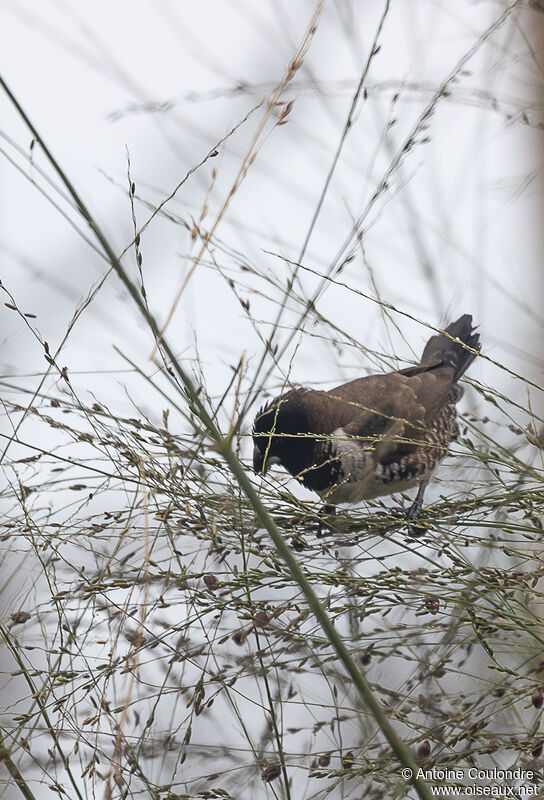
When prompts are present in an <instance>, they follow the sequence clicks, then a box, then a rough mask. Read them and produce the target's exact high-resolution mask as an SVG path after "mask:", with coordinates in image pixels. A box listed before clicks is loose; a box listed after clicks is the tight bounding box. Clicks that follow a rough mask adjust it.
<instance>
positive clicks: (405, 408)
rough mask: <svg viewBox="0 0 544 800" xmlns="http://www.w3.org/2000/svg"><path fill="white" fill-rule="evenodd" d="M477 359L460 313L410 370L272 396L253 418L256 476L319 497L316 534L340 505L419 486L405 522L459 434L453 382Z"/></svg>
mask: <svg viewBox="0 0 544 800" xmlns="http://www.w3.org/2000/svg"><path fill="white" fill-rule="evenodd" d="M479 352H480V337H479V334H478V333H477V331H476V329H475V328H474V327H473V324H472V316H471V315H470V314H463V316H461V317H459V319H458V320H456V321H455V322H452V323H451V324H450V325H448V326H447V327H446V328H445V329H444V330H441V331H440V332H438V333H437V334H436V335H434V336H431V338H430V339H429V341H428V342H427V344H426V345H425V348H424V350H423V353H422V355H421V359H420V362H419V363H418V364H416V365H414V366H410V367H407V368H405V369H400V370H396V371H394V372H388V373H383V374H375V375H368V376H366V377H363V378H356V379H355V380H352V381H350V382H349V383H344V384H342V385H341V386H337V387H336V388H334V389H330V390H329V391H324V390H319V389H312V388H293V389H291V390H289V391H287V392H285V393H284V394H281V395H280V396H278V397H275V398H274V399H273V400H271V401H270V402H269V403H267V404H266V405H265V406H263V407H262V408H261V409H260V411H259V412H258V413H257V415H256V417H255V421H254V425H253V431H252V437H253V445H254V447H253V470H254V472H255V474H257V475H261V476H264V475H266V473H267V471H268V469H269V468H270V467H271V466H273V465H274V464H278V465H280V466H281V467H283V468H284V469H286V470H287V472H289V473H290V474H291V475H292V476H293V477H294V478H296V479H297V481H299V482H300V483H301V484H303V486H305V487H306V488H307V489H310V490H312V491H314V492H315V493H317V494H318V495H319V496H320V498H321V500H322V501H323V502H324V505H323V507H322V509H321V511H320V514H319V520H320V522H319V527H318V534H319V535H323V534H322V526H321V521H322V520H323V519H328V518H330V517H331V516H334V514H335V513H336V507H337V506H338V505H339V504H344V503H347V504H354V503H359V502H361V501H362V500H371V499H374V498H376V497H381V496H385V495H389V494H393V493H395V492H403V491H406V490H408V489H411V488H414V487H416V486H417V487H418V491H417V495H416V498H415V500H414V501H413V503H412V505H411V506H410V508H409V509H408V511H407V513H406V518H407V520H409V521H413V520H415V519H417V517H418V516H419V514H420V512H421V509H422V507H423V500H424V494H425V489H426V487H427V485H428V483H429V480H430V478H431V476H432V475H433V473H434V471H435V469H436V467H437V466H438V464H439V463H440V462H441V461H442V459H443V458H444V457H445V456H446V454H447V452H448V447H449V445H450V443H451V442H452V441H454V440H455V439H457V438H458V436H459V427H458V424H457V411H456V404H457V402H458V401H459V400H460V398H461V396H462V394H463V390H462V387H461V386H459V380H460V379H461V377H462V376H463V374H464V372H465V371H466V370H467V369H468V367H469V366H470V364H471V363H472V362H473V361H474V359H475V358H476V356H477V355H478V354H479ZM411 530H412V532H413V529H412V528H411ZM418 531H419V532H421V529H418Z"/></svg>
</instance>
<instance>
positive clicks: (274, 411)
mask: <svg viewBox="0 0 544 800" xmlns="http://www.w3.org/2000/svg"><path fill="white" fill-rule="evenodd" d="M280 410H281V404H280V401H275V400H274V401H272V403H270V404H269V405H267V406H265V407H264V408H261V410H260V411H259V413H258V414H257V416H256V417H255V422H254V423H253V472H254V473H255V474H256V475H266V473H267V472H268V469H269V468H270V467H271V466H272V465H273V464H281V452H282V436H281V434H282V427H281V423H282V421H283V416H284V415H283V414H281V419H280Z"/></svg>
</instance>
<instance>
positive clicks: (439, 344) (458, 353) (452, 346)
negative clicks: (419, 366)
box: [421, 314, 480, 382]
mask: <svg viewBox="0 0 544 800" xmlns="http://www.w3.org/2000/svg"><path fill="white" fill-rule="evenodd" d="M446 334H447V335H446ZM453 339H459V341H460V342H462V343H463V344H460V343H459V342H455V341H452V340H453ZM463 345H466V347H463ZM467 348H470V349H467ZM472 351H477V352H479V351H480V337H479V336H478V334H477V333H476V332H475V329H474V328H473V327H472V317H471V315H470V314H463V316H462V317H459V319H458V320H456V321H455V322H452V323H451V325H448V327H447V328H445V329H444V333H439V334H438V335H437V336H432V337H431V338H430V339H429V341H428V342H427V344H426V345H425V349H424V351H423V354H422V356H421V361H422V363H424V364H425V363H427V362H430V361H435V360H437V359H440V360H441V361H442V363H443V364H448V365H449V366H451V367H453V370H454V377H453V380H454V382H455V381H458V380H459V378H460V377H461V375H462V374H463V373H464V371H465V370H466V369H467V368H468V367H469V366H470V365H471V364H472V362H473V361H474V359H475V358H476V353H475V352H472Z"/></svg>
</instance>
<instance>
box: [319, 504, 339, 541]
mask: <svg viewBox="0 0 544 800" xmlns="http://www.w3.org/2000/svg"><path fill="white" fill-rule="evenodd" d="M335 516H336V506H330V505H324V506H323V507H322V508H321V509H320V510H319V513H318V522H317V538H318V539H321V538H323V536H327V534H329V533H330V532H331V522H332V520H331V518H332V517H335Z"/></svg>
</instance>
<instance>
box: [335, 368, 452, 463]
mask: <svg viewBox="0 0 544 800" xmlns="http://www.w3.org/2000/svg"><path fill="white" fill-rule="evenodd" d="M452 374H453V373H452V370H451V369H450V368H447V367H441V366H440V365H437V366H436V367H433V368H431V369H430V370H427V371H424V372H421V373H419V374H415V375H414V374H413V373H412V374H409V375H407V374H402V373H399V372H392V373H389V374H386V375H371V376H369V377H367V378H359V379H358V380H355V381H351V382H350V383H346V384H344V385H343V386H339V387H337V388H336V389H331V390H330V392H328V394H329V396H330V397H331V398H334V400H335V401H336V408H337V410H338V411H339V412H340V409H341V412H340V416H342V418H343V419H342V425H341V427H342V429H343V432H344V434H345V435H346V436H349V437H354V438H357V439H358V440H359V442H360V444H361V447H363V448H364V447H371V446H373V447H374V450H375V457H377V458H378V459H379V460H380V461H382V462H384V463H385V462H388V461H395V460H397V459H398V458H400V457H401V456H403V455H405V454H408V453H410V452H412V451H413V450H415V449H416V448H417V447H420V446H421V445H422V444H423V443H424V442H426V441H428V436H427V431H428V429H429V427H430V425H431V424H432V422H433V421H434V420H435V418H436V417H437V415H438V414H439V413H440V411H441V409H442V408H443V406H444V404H445V403H446V402H447V401H448V398H449V397H450V393H451V389H452Z"/></svg>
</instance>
